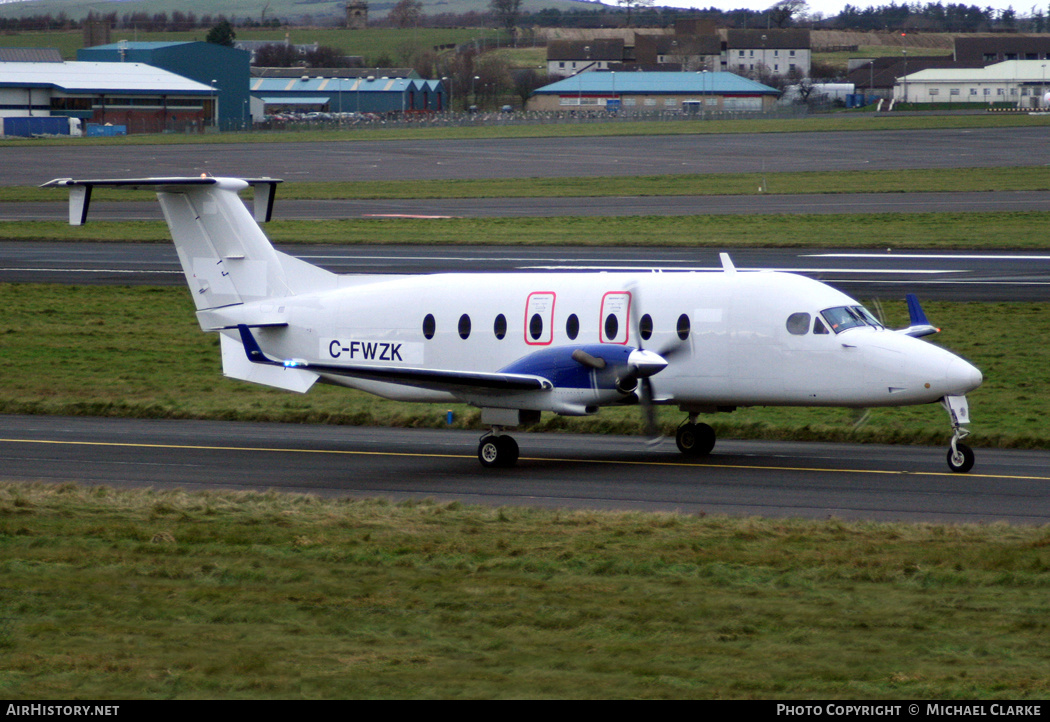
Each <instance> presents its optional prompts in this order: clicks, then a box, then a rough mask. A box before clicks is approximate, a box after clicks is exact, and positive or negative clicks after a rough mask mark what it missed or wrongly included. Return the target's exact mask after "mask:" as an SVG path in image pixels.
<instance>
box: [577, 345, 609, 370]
mask: <svg viewBox="0 0 1050 722" xmlns="http://www.w3.org/2000/svg"><path fill="white" fill-rule="evenodd" d="M572 360H573V361H575V362H576V363H578V364H582V365H583V366H586V367H587V368H591V369H598V370H599V371H600V370H601V369H603V368H605V366H606V362H605V359H603V358H598V357H597V356H592V355H591V354H589V353H587V352H586V351H584V350H583V349H582V348H578V349H576V350H575V351H573V352H572Z"/></svg>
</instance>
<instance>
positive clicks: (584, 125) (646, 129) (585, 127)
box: [0, 113, 1050, 148]
mask: <svg viewBox="0 0 1050 722" xmlns="http://www.w3.org/2000/svg"><path fill="white" fill-rule="evenodd" d="M437 122H438V123H439V124H438V125H437V126H434V127H430V126H424V125H405V126H401V127H384V128H359V129H354V130H304V131H297V132H290V131H273V132H263V131H259V132H251V133H236V132H234V133H215V134H209V135H182V134H175V133H167V134H157V135H152V134H134V135H128V136H124V137H120V138H40V139H37V138H34V139H29V140H27V139H0V148H2V147H4V146H6V145H14V144H17V145H25V144H26V143H33V144H34V145H44V146H47V145H61V146H64V145H77V146H82V145H115V146H121V147H123V146H130V145H157V144H161V145H172V144H186V143H189V144H194V145H200V144H215V143H287V142H316V141H358V140H367V141H383V140H475V139H482V138H550V137H605V136H626V135H631V136H637V135H647V136H648V135H700V134H704V135H707V134H727V133H835V132H848V131H879V130H927V129H931V128H1017V127H1048V126H1050V116H1031V115H1027V114H1024V113H1019V114H1011V113H987V114H984V115H941V116H927V115H920V116H913V115H907V114H883V115H869V114H855V113H839V114H832V115H821V116H814V117H809V118H793V119H783V118H775V117H771V118H763V119H754V120H715V121H704V120H661V121H626V120H625V121H616V122H579V123H572V122H567V123H557V124H551V123H543V124H535V125H498V124H491V125H479V126H452V127H446V126H443V125H441V123H442V122H443V121H441V120H440V119H438V120H437Z"/></svg>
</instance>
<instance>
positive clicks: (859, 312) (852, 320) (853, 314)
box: [820, 306, 882, 333]
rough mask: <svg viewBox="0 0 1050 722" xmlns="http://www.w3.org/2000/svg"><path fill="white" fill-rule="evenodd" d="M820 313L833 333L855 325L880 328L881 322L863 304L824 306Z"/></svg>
mask: <svg viewBox="0 0 1050 722" xmlns="http://www.w3.org/2000/svg"><path fill="white" fill-rule="evenodd" d="M820 315H821V316H823V317H824V320H825V321H827V322H828V326H830V327H831V330H832V331H834V332H835V333H842V332H843V331H845V330H846V329H848V328H855V327H857V326H874V327H875V328H882V324H881V323H879V322H878V320H876V318H875V317H874V316H872V315H871V312H870V311H868V309H866V308H864V307H863V306H836V307H835V308H826V309H824V310H823V311H821V312H820Z"/></svg>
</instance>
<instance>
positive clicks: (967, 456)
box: [941, 396, 974, 474]
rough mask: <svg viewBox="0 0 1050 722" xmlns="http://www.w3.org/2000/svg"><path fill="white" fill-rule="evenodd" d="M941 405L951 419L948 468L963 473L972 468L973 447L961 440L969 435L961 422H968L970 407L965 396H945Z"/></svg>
mask: <svg viewBox="0 0 1050 722" xmlns="http://www.w3.org/2000/svg"><path fill="white" fill-rule="evenodd" d="M941 405H942V406H943V407H944V408H945V409H946V410H947V411H948V416H949V418H951V421H952V431H953V433H952V443H951V445H950V446H949V447H948V468H949V469H951V470H952V471H954V472H955V473H957V474H965V473H966V472H967V471H969V470H970V469H972V468H973V461H974V456H973V449H971V448H970V447H969V446H967V445H966V444H964V443H962V440H963V439H965V438H966V437H967V436H969V435H970V432H969V430H968V429H964V428H963V424H968V423H970V409H969V406H968V405H967V403H966V397H965V396H945V397H944V398H943V399H941Z"/></svg>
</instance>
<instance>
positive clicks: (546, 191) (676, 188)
mask: <svg viewBox="0 0 1050 722" xmlns="http://www.w3.org/2000/svg"><path fill="white" fill-rule="evenodd" d="M916 189H919V190H922V191H926V192H962V191H970V192H978V191H1042V190H1047V189H1050V174H1048V173H1047V172H1046V170H1045V168H1043V167H1042V166H1031V167H1028V166H1021V167H1013V168H1009V167H1004V168H951V169H904V170H885V171H806V172H788V173H683V174H678V175H642V176H612V177H606V178H602V179H601V182H597V181H596V179H595V178H593V177H586V176H583V177H576V178H573V177H568V178H487V179H484V180H461V179H445V180H412V181H340V182H313V181H294V182H287V183H282V184H281V185H280V186H279V188H278V194H277V195H278V199H279V200H280V199H285V200H331V199H344V198H357V199H370V198H390V199H413V198H546V197H610V196H683V195H697V196H706V195H761V194H765V195H780V194H785V193H792V194H800V193H824V194H839V195H846V194H850V193H908V192H912V191H915V190H916ZM244 197H245V198H250V197H251V189H247V190H245V192H244ZM65 198H66V193H65V191H64V190H61V189H56V188H40V187H37V186H0V203H5V202H6V203H18V202H33V201H35V202H48V201H52V202H64V201H65ZM92 198H93V200H94V201H96V202H97V201H113V200H119V201H131V200H138V201H154V200H156V194H155V193H153V192H152V191H136V190H115V189H111V188H97V189H95V191H94V193H93V194H92ZM843 202H844V203H845V202H848V199H846V198H844V199H843ZM0 210H2V207H0Z"/></svg>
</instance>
